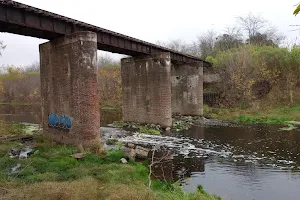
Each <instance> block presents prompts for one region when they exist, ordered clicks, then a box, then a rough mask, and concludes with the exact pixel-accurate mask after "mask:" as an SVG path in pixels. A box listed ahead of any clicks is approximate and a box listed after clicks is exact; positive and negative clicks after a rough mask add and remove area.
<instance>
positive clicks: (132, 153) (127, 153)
mask: <svg viewBox="0 0 300 200" xmlns="http://www.w3.org/2000/svg"><path fill="white" fill-rule="evenodd" d="M123 152H124V154H125V156H127V157H128V158H130V159H133V160H134V159H135V156H136V152H135V149H134V148H127V147H124V149H123Z"/></svg>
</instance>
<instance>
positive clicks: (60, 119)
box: [48, 113, 72, 131]
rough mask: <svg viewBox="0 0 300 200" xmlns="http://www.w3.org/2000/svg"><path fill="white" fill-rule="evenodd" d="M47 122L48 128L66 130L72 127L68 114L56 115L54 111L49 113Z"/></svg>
mask: <svg viewBox="0 0 300 200" xmlns="http://www.w3.org/2000/svg"><path fill="white" fill-rule="evenodd" d="M48 124H49V127H50V128H56V129H60V130H67V131H68V130H70V129H71V127H72V121H71V118H70V117H69V116H68V115H58V114H55V113H50V114H49V116H48Z"/></svg>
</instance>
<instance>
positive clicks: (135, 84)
mask: <svg viewBox="0 0 300 200" xmlns="http://www.w3.org/2000/svg"><path fill="white" fill-rule="evenodd" d="M121 76H122V86H123V89H122V90H123V120H124V121H127V122H138V123H142V124H159V125H161V126H162V127H169V126H171V125H172V108H171V58H170V53H165V52H163V53H157V54H152V55H149V56H141V57H129V58H123V59H122V60H121Z"/></svg>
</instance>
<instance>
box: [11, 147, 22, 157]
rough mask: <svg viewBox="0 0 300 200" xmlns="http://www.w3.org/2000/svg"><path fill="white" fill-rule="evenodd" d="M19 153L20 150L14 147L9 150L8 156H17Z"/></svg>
mask: <svg viewBox="0 0 300 200" xmlns="http://www.w3.org/2000/svg"><path fill="white" fill-rule="evenodd" d="M20 152H21V149H19V148H15V147H14V148H12V149H11V150H10V154H11V155H12V156H18V155H20Z"/></svg>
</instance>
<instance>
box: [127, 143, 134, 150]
mask: <svg viewBox="0 0 300 200" xmlns="http://www.w3.org/2000/svg"><path fill="white" fill-rule="evenodd" d="M127 145H128V147H129V148H131V149H134V147H135V144H132V143H128V144H127Z"/></svg>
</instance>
